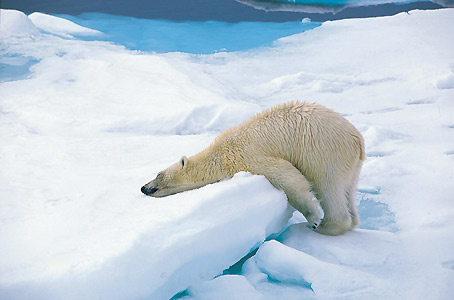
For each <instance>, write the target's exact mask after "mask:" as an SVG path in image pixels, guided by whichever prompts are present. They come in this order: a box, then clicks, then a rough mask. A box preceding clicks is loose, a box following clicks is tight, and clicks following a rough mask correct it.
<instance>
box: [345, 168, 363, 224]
mask: <svg viewBox="0 0 454 300" xmlns="http://www.w3.org/2000/svg"><path fill="white" fill-rule="evenodd" d="M361 165H362V161H359V162H358V166H357V167H356V169H355V170H354V172H353V175H352V178H351V180H350V183H349V185H348V187H347V189H346V191H345V196H346V197H347V201H348V210H349V212H350V217H351V219H352V224H351V227H350V230H351V229H353V228H355V227H356V226H358V225H359V215H358V212H357V210H356V186H357V185H358V178H359V172H360V171H361Z"/></svg>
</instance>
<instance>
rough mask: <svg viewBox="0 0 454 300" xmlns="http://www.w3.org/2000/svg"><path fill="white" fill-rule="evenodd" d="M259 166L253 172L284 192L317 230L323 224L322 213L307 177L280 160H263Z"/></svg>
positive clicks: (269, 158) (288, 163)
mask: <svg viewBox="0 0 454 300" xmlns="http://www.w3.org/2000/svg"><path fill="white" fill-rule="evenodd" d="M257 166H259V167H257V168H253V170H252V172H253V173H255V174H260V175H264V176H265V177H266V178H267V179H268V180H269V181H270V182H271V184H272V185H274V187H276V188H278V189H280V190H282V191H284V192H285V194H286V195H287V199H288V201H289V203H290V204H291V205H292V206H293V207H294V208H295V209H296V210H298V211H299V212H301V213H302V214H303V215H304V217H305V218H306V220H307V221H308V222H309V225H310V226H311V228H312V229H316V228H317V227H318V226H319V225H320V222H321V219H320V211H319V206H318V201H314V200H313V198H314V194H313V193H312V192H311V184H310V183H309V181H307V179H306V177H304V175H303V174H301V172H300V171H299V170H298V169H297V168H295V167H294V166H293V165H292V164H291V163H290V162H288V161H286V160H284V159H280V158H273V157H266V158H263V159H261V160H260V162H258V164H257Z"/></svg>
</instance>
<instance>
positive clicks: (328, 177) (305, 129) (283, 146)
mask: <svg viewBox="0 0 454 300" xmlns="http://www.w3.org/2000/svg"><path fill="white" fill-rule="evenodd" d="M364 159H365V153H364V141H363V138H362V136H361V134H360V133H359V132H358V131H357V130H356V128H355V127H354V126H353V125H351V124H350V123H349V122H348V121H347V120H346V119H344V118H343V117H342V116H341V115H339V114H338V113H336V112H334V111H332V110H330V109H327V108H325V107H323V106H321V105H317V104H315V103H313V104H310V103H306V102H303V103H301V102H290V103H286V104H282V105H279V106H276V107H274V108H272V109H267V110H265V111H263V112H261V113H259V114H257V115H256V116H254V117H252V118H250V119H249V120H246V121H244V122H243V123H241V124H239V125H237V126H235V127H232V128H230V129H228V130H226V131H224V132H223V133H221V134H220V135H219V136H218V137H217V138H216V139H215V141H214V142H213V143H212V144H211V145H210V146H209V147H208V148H207V149H205V150H203V151H202V152H200V153H198V154H196V155H194V156H192V157H190V158H186V157H185V156H183V157H182V158H181V160H180V161H179V162H178V163H176V164H174V165H172V166H170V167H169V168H167V169H166V170H164V171H162V172H160V173H159V174H158V176H157V177H156V179H154V180H153V181H151V182H149V183H148V184H146V185H145V186H144V187H142V192H144V193H145V194H147V195H151V196H154V197H163V196H167V195H171V194H175V193H179V192H182V191H186V190H190V189H194V188H199V187H201V186H204V185H206V184H210V183H214V182H217V181H219V180H221V179H224V178H228V177H232V176H233V175H234V174H235V173H237V172H240V171H247V172H250V173H252V174H258V175H264V176H265V177H266V178H267V179H268V180H269V181H270V182H271V183H272V184H273V185H274V186H275V187H276V188H278V189H281V190H283V191H284V192H285V193H286V195H287V198H288V201H289V202H290V204H291V205H292V206H293V207H294V208H295V209H297V210H298V211H300V212H301V213H303V215H304V216H305V217H306V219H307V221H308V222H309V224H310V225H311V226H312V228H314V229H317V231H318V232H320V233H323V234H329V235H338V234H342V233H343V232H345V231H346V230H350V229H352V228H354V227H355V226H356V225H358V223H359V217H358V214H357V212H356V205H355V194H356V185H357V181H358V176H359V172H360V169H361V165H362V162H363V160H364ZM314 196H315V198H316V199H317V200H318V201H319V203H320V206H321V207H322V209H323V212H324V218H323V220H321V219H320V211H319V209H318V202H317V201H314Z"/></svg>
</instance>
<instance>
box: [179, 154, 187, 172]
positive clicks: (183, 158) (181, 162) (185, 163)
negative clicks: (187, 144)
mask: <svg viewBox="0 0 454 300" xmlns="http://www.w3.org/2000/svg"><path fill="white" fill-rule="evenodd" d="M180 164H181V168H182V169H184V168H186V167H187V166H188V158H187V157H186V156H182V157H181V159H180Z"/></svg>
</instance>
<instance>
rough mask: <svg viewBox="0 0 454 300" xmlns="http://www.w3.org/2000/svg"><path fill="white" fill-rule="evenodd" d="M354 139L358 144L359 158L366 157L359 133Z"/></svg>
mask: <svg viewBox="0 0 454 300" xmlns="http://www.w3.org/2000/svg"><path fill="white" fill-rule="evenodd" d="M356 139H357V142H358V144H359V159H360V160H365V159H366V150H365V146H364V139H363V137H362V135H361V133H360V134H359V136H357V137H356Z"/></svg>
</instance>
